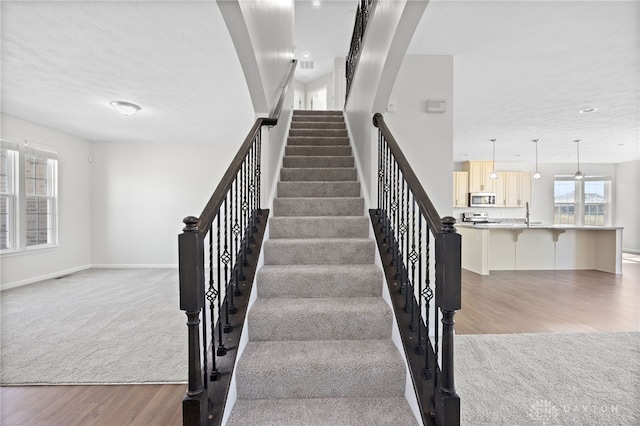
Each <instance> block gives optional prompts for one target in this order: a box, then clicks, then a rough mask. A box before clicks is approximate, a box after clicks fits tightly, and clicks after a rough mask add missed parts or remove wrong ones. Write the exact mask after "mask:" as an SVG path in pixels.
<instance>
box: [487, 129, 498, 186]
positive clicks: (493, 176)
mask: <svg viewBox="0 0 640 426" xmlns="http://www.w3.org/2000/svg"><path fill="white" fill-rule="evenodd" d="M496 140H497V139H491V142H493V170H492V171H491V173H490V174H489V177H490V178H491V179H498V174H497V173H496Z"/></svg>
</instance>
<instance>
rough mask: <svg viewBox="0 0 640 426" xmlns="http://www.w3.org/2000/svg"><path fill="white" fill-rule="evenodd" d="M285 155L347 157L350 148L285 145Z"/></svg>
mask: <svg viewBox="0 0 640 426" xmlns="http://www.w3.org/2000/svg"><path fill="white" fill-rule="evenodd" d="M284 154H285V155H296V156H297V155H311V156H349V155H351V147H350V146H341V145H335V146H299V145H298V146H296V145H287V146H285V147H284Z"/></svg>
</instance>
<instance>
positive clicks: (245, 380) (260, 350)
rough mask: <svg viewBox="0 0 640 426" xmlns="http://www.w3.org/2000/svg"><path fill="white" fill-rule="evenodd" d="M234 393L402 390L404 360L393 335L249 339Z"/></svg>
mask: <svg viewBox="0 0 640 426" xmlns="http://www.w3.org/2000/svg"><path fill="white" fill-rule="evenodd" d="M235 375H236V383H237V391H238V398H240V399H242V398H258V399H261V398H324V397H355V396H359V397H369V396H402V395H404V390H405V366H404V364H403V361H402V357H401V356H400V353H399V352H398V349H397V348H396V346H395V345H394V343H393V342H392V341H391V339H384V340H328V341H327V340H303V341H265V342H253V341H249V343H248V344H247V346H246V348H245V350H244V352H243V354H242V357H241V358H240V360H239V361H238V365H237V368H236V372H235Z"/></svg>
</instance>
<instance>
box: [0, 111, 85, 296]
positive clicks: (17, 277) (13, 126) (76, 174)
mask: <svg viewBox="0 0 640 426" xmlns="http://www.w3.org/2000/svg"><path fill="white" fill-rule="evenodd" d="M2 136H3V137H7V138H9V139H10V140H13V141H24V140H30V141H33V142H37V143H39V144H42V145H46V146H50V147H52V148H54V149H55V150H56V151H57V152H58V165H59V167H58V194H59V200H58V242H59V246H58V247H55V248H49V249H38V250H29V251H22V252H19V253H12V254H3V255H2V257H1V259H0V270H1V273H0V282H1V285H2V288H8V287H13V286H15V285H20V284H26V283H29V282H35V281H38V280H41V279H45V278H50V277H54V276H58V275H62V274H64V273H68V272H73V271H78V270H81V269H86V268H88V267H90V265H91V222H92V218H91V198H92V191H91V185H90V182H91V164H90V163H89V161H88V158H89V155H90V154H91V144H90V143H89V142H88V141H86V140H83V139H80V138H77V137H75V136H72V135H68V134H65V133H61V132H58V131H56V130H52V129H49V128H46V127H43V126H40V125H37V124H34V123H30V122H27V121H23V120H20V119H17V118H14V117H11V116H7V115H4V114H3V115H2Z"/></svg>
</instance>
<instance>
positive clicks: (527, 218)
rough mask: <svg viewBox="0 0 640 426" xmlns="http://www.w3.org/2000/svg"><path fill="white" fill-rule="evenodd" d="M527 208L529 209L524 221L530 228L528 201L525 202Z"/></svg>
mask: <svg viewBox="0 0 640 426" xmlns="http://www.w3.org/2000/svg"><path fill="white" fill-rule="evenodd" d="M525 209H527V213H526V216H525V219H524V223H526V224H527V228H528V227H529V202H528V201H527V202H526V203H525Z"/></svg>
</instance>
